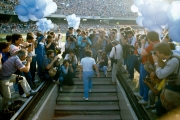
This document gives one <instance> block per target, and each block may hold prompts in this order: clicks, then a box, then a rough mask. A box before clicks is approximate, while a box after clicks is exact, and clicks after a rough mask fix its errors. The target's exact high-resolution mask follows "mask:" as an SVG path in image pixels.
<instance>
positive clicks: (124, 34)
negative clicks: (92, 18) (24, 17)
mask: <svg viewBox="0 0 180 120" xmlns="http://www.w3.org/2000/svg"><path fill="white" fill-rule="evenodd" d="M61 38H62V34H61V32H60V30H59V31H58V32H57V33H55V32H53V31H49V32H47V33H46V32H45V33H43V34H42V33H39V32H37V33H33V32H28V33H27V36H26V41H23V40H22V35H21V34H17V33H14V34H12V35H8V36H7V37H6V39H7V42H1V43H0V53H1V54H0V58H1V64H2V65H1V66H0V68H1V70H0V92H1V95H2V98H3V99H2V100H3V103H2V108H4V109H6V108H7V107H8V102H9V100H10V99H11V93H10V91H9V86H8V84H9V82H13V83H14V90H15V91H17V92H19V94H20V95H21V96H22V97H29V96H30V95H34V94H36V91H33V82H34V80H35V71H37V73H38V77H39V79H41V80H43V81H52V82H53V83H55V84H59V85H60V91H63V85H73V84H74V82H73V78H74V77H75V72H76V70H77V68H79V69H80V70H79V78H80V79H81V78H83V82H84V99H85V100H88V99H89V92H91V89H92V77H93V75H94V74H95V75H96V76H99V71H103V75H104V77H107V76H108V70H109V69H108V68H111V69H112V82H111V83H112V84H116V72H117V69H118V68H120V71H121V73H122V74H126V73H129V76H127V81H132V80H133V79H134V69H136V71H137V72H139V74H140V77H139V85H140V92H139V93H134V95H135V96H137V97H139V98H140V99H141V100H139V101H138V103H139V104H142V105H145V104H147V106H145V108H146V109H152V112H153V113H157V114H158V116H162V115H164V114H165V113H167V112H168V111H171V110H173V109H175V108H177V107H179V106H180V102H179V101H180V94H179V91H180V89H179V88H180V87H179V85H180V81H179V75H180V73H179V56H178V55H177V54H175V53H173V52H172V50H174V49H175V45H174V43H172V42H170V38H169V37H168V35H167V31H165V33H164V34H163V37H162V39H159V38H160V37H159V34H158V33H156V32H154V31H151V32H148V31H145V32H144V33H138V32H137V31H135V30H134V29H132V28H131V27H127V26H126V27H122V28H120V29H119V30H118V29H115V28H113V29H108V30H107V29H100V28H99V29H92V28H89V29H77V30H74V29H73V28H72V27H70V28H69V29H68V31H67V32H66V42H65V51H64V52H63V53H62V54H61V47H62V46H61ZM60 58H63V63H62V64H60V60H59V59H60ZM109 60H110V61H111V64H108V61H109ZM36 63H37V65H38V66H37V67H36ZM124 66H126V67H124ZM36 68H37V70H36ZM82 76H83V77H82ZM156 97H157V99H156Z"/></svg>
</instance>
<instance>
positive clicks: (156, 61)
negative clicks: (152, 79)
mask: <svg viewBox="0 0 180 120" xmlns="http://www.w3.org/2000/svg"><path fill="white" fill-rule="evenodd" d="M152 57H153V60H154V63H158V61H159V60H158V56H157V55H154V54H153V55H152Z"/></svg>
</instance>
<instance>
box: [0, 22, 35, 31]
mask: <svg viewBox="0 0 180 120" xmlns="http://www.w3.org/2000/svg"><path fill="white" fill-rule="evenodd" d="M0 29H1V33H14V32H16V33H27V32H30V31H37V26H36V24H35V23H31V22H28V23H22V22H6V21H0Z"/></svg>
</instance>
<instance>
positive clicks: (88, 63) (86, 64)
mask: <svg viewBox="0 0 180 120" xmlns="http://www.w3.org/2000/svg"><path fill="white" fill-rule="evenodd" d="M95 64H96V62H95V60H94V59H93V58H91V57H85V58H82V59H81V63H80V65H81V66H82V68H83V72H85V71H93V65H95Z"/></svg>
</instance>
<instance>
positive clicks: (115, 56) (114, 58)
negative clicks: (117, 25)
mask: <svg viewBox="0 0 180 120" xmlns="http://www.w3.org/2000/svg"><path fill="white" fill-rule="evenodd" d="M114 48H115V55H114V59H117V56H116V47H114ZM115 57H116V58H115Z"/></svg>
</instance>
